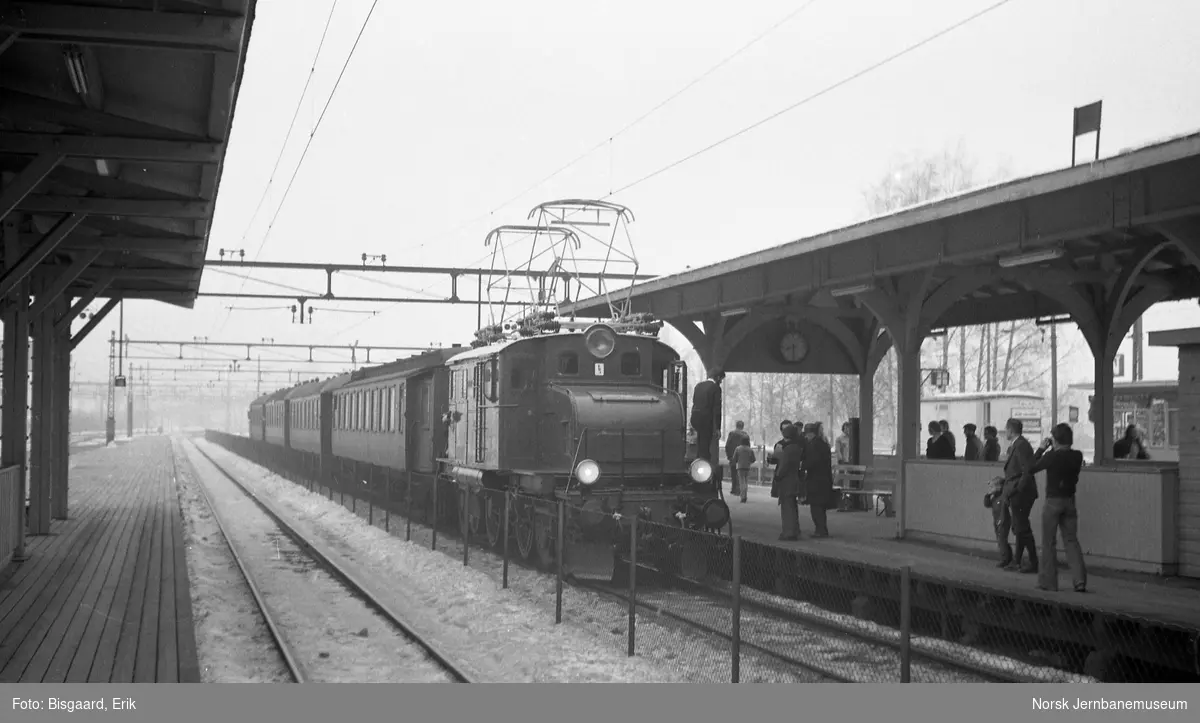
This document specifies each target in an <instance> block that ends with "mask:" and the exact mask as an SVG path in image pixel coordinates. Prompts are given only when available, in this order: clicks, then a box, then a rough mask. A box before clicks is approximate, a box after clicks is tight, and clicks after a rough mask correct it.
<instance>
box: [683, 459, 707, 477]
mask: <svg viewBox="0 0 1200 723" xmlns="http://www.w3.org/2000/svg"><path fill="white" fill-rule="evenodd" d="M688 473H689V474H691V475H692V479H693V480H695V481H697V482H707V481H709V480H710V479H712V474H713V469H712V465H711V464H709V463H708V460H706V459H697V460H694V461H693V462H692V466H691V467H689V468H688Z"/></svg>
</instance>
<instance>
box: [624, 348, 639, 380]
mask: <svg viewBox="0 0 1200 723" xmlns="http://www.w3.org/2000/svg"><path fill="white" fill-rule="evenodd" d="M621 373H622V374H624V375H625V376H627V377H640V376H641V375H642V355H641V354H639V353H637V352H636V351H627V352H625V353H624V354H622V355H621Z"/></svg>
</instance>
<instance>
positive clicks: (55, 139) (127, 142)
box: [0, 131, 221, 163]
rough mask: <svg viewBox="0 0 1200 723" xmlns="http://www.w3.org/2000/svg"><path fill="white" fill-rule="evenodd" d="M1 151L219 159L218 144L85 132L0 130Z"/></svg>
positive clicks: (111, 157) (156, 160) (178, 160)
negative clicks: (95, 134) (88, 134)
mask: <svg viewBox="0 0 1200 723" xmlns="http://www.w3.org/2000/svg"><path fill="white" fill-rule="evenodd" d="M0 153H24V154H28V153H37V154H42V153H57V154H61V155H64V156H72V157H75V158H92V159H96V158H104V159H109V160H117V161H144V162H148V163H220V162H221V144H219V143H211V142H207V141H205V142H197V141H174V140H163V139H161V138H137V137H132V136H130V137H115V136H85V135H78V134H71V133H29V132H24V131H2V132H0Z"/></svg>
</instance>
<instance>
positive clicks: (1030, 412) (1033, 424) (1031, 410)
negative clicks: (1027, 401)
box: [1012, 404, 1042, 437]
mask: <svg viewBox="0 0 1200 723" xmlns="http://www.w3.org/2000/svg"><path fill="white" fill-rule="evenodd" d="M1012 418H1013V419H1019V420H1021V426H1022V430H1021V431H1022V434H1024V435H1025V436H1026V437H1034V436H1036V435H1040V434H1041V433H1042V408H1041V407H1035V406H1032V405H1024V404H1022V405H1019V406H1015V407H1013V408H1012Z"/></svg>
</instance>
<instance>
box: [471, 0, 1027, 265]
mask: <svg viewBox="0 0 1200 723" xmlns="http://www.w3.org/2000/svg"><path fill="white" fill-rule="evenodd" d="M1010 2H1012V0H1000V1H999V2H997V3H995V4H993V5H989V6H988V7H986V8H984V9H982V10H980V11H978V12H976V13H974V14H972V15H969V16H967V17H966V18H964V19H962V20H959V21H958V22H956V23H954V24H952V25H950V26H948V27H946V28H943V29H942V30H939V31H938V32H936V33H934V34H933V35H930V36H928V37H926V38H924V39H922V40H920V41H918V42H916V43H913V44H912V45H909V46H907V47H905V48H904V49H903V50H900V51H899V52H896V53H893V54H892V55H889V56H887V57H886V58H884V59H882V60H879V61H877V62H875V63H873V64H871V65H869V66H867V67H866V68H863V69H862V70H859V71H858V72H856V73H853V74H852V75H849V76H846V77H844V78H842V79H841V80H838V81H837V82H835V83H833V84H831V85H828V86H826V87H824V88H822V89H821V90H819V91H817V92H816V93H813V94H811V95H808V96H806V97H804V98H802V99H800V100H799V101H797V102H795V103H792V104H791V105H788V106H786V107H784V108H782V109H780V110H778V111H776V112H774V113H772V114H771V115H769V116H766V117H765V118H761V119H759V120H757V121H755V122H754V123H751V124H750V125H748V126H744V127H743V128H741V129H740V130H738V131H736V132H734V133H731V134H730V135H728V136H725V137H724V138H721V139H720V140H718V141H716V142H714V143H710V144H709V145H707V146H705V147H703V148H701V149H699V150H697V151H694V152H692V153H690V154H688V155H686V156H684V157H683V158H680V159H677V160H675V161H673V162H671V163H669V164H667V165H665V166H662V167H660V168H658V169H657V170H655V171H653V172H651V173H648V174H646V175H644V176H641V177H640V178H638V179H636V180H634V181H632V182H630V183H627V184H625V185H624V186H621V187H620V188H617V189H614V190H611V191H609V192H608V193H607V194H606V195H605V196H603V197H602V199H601V200H607V199H610V198H612V197H613V196H615V195H617V194H619V193H622V192H624V191H628V190H630V189H631V188H634V187H635V186H638V185H641V184H642V183H645V182H646V181H649V180H650V179H652V178H655V177H657V176H659V175H662V174H663V173H666V172H667V171H670V170H672V169H674V168H676V167H678V166H681V165H683V164H685V163H687V162H688V161H691V160H693V159H695V158H698V157H699V156H702V155H704V154H705V153H708V152H709V151H711V150H714V149H716V148H718V147H720V146H722V145H724V144H726V143H728V142H730V141H732V140H735V139H737V138H740V137H741V136H743V135H745V134H747V133H750V132H751V131H754V130H755V129H757V128H759V127H761V126H764V125H766V124H768V123H770V122H771V121H773V120H776V119H777V118H779V117H781V116H783V115H786V114H787V113H790V112H792V111H794V110H796V109H798V108H800V107H802V106H804V105H807V104H808V103H811V102H812V101H814V100H817V99H818V98H820V97H822V96H824V95H826V94H828V93H830V92H832V91H834V90H837V89H838V88H840V87H842V86H844V85H848V84H849V83H852V82H853V81H855V80H858V79H859V78H862V77H863V76H865V75H868V74H869V73H871V72H873V71H875V70H878V69H879V68H882V67H884V66H885V65H888V64H889V63H891V62H893V61H895V60H899V59H900V58H902V57H904V56H905V55H908V54H909V53H912V52H914V51H916V50H918V49H920V48H922V47H924V46H925V45H928V44H929V43H931V42H933V41H935V40H937V39H939V38H941V37H942V36H944V35H947V34H949V33H951V32H953V31H955V30H957V29H959V28H961V27H963V26H964V25H967V24H968V23H971V22H973V21H975V20H978V19H979V18H981V17H983V16H984V15H987V14H988V13H990V12H992V11H993V10H997V9H999V8H1000V7H1002V6H1004V5H1007V4H1008V3H1010ZM488 257H490V254H489V255H488ZM488 257H484V258H485V259H486V258H488ZM474 263H480V261H475V262H474Z"/></svg>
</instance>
